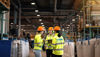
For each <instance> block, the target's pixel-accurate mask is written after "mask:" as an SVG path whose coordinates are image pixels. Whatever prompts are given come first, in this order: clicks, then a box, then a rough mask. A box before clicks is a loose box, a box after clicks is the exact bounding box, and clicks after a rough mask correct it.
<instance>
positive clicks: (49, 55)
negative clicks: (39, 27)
mask: <svg viewBox="0 0 100 57" xmlns="http://www.w3.org/2000/svg"><path fill="white" fill-rule="evenodd" d="M48 33H49V34H48V35H47V37H46V41H45V47H46V57H52V49H53V47H52V39H53V36H54V35H53V27H49V28H48Z"/></svg>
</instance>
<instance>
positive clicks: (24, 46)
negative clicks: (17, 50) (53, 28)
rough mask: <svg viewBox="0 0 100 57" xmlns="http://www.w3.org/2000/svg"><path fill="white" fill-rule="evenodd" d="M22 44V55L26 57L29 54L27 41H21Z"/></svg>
mask: <svg viewBox="0 0 100 57" xmlns="http://www.w3.org/2000/svg"><path fill="white" fill-rule="evenodd" d="M21 45H22V57H28V56H29V43H28V42H25V41H21Z"/></svg>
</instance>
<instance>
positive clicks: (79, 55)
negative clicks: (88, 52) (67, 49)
mask: <svg viewBox="0 0 100 57" xmlns="http://www.w3.org/2000/svg"><path fill="white" fill-rule="evenodd" d="M76 49H77V57H83V45H82V44H81V42H77V43H76Z"/></svg>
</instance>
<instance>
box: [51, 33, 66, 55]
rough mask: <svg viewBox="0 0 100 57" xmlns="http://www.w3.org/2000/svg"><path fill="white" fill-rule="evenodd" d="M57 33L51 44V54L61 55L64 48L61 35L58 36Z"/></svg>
mask: <svg viewBox="0 0 100 57" xmlns="http://www.w3.org/2000/svg"><path fill="white" fill-rule="evenodd" d="M57 35H58V34H55V36H54V38H53V41H52V45H53V54H54V55H63V49H64V39H63V37H62V36H61V37H58V36H57Z"/></svg>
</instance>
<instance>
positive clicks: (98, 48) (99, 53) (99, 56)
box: [95, 39, 100, 57]
mask: <svg viewBox="0 0 100 57" xmlns="http://www.w3.org/2000/svg"><path fill="white" fill-rule="evenodd" d="M95 57H100V39H97V40H96V43H95Z"/></svg>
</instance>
